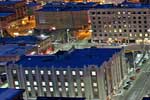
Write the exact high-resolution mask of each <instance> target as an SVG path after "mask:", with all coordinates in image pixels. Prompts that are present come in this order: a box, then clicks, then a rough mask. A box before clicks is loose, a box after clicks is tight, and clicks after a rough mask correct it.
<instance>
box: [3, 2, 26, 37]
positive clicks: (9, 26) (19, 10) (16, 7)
mask: <svg viewBox="0 0 150 100" xmlns="http://www.w3.org/2000/svg"><path fill="white" fill-rule="evenodd" d="M0 15H2V16H0V30H1V32H0V33H1V34H3V35H5V34H9V36H14V30H13V29H14V27H16V26H17V25H16V24H19V25H20V24H21V23H22V21H23V20H24V19H23V18H25V17H26V16H27V5H26V2H25V1H24V0H22V1H0ZM6 36H7V35H6Z"/></svg>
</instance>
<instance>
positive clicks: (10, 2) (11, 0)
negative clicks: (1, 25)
mask: <svg viewBox="0 0 150 100" xmlns="http://www.w3.org/2000/svg"><path fill="white" fill-rule="evenodd" d="M22 1H23V0H9V1H8V0H7V1H0V6H3V5H7V6H8V5H14V4H16V3H19V2H22Z"/></svg>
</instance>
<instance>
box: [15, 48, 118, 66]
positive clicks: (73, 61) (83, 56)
mask: <svg viewBox="0 0 150 100" xmlns="http://www.w3.org/2000/svg"><path fill="white" fill-rule="evenodd" d="M120 51H121V49H120V48H85V49H74V50H72V51H58V52H57V53H56V54H53V55H47V56H41V55H40V56H39V55H37V56H23V57H22V58H21V59H20V60H19V61H18V62H16V64H18V65H22V66H23V67H37V66H39V67H52V66H54V67H57V68H59V67H60V68H67V67H68V66H70V67H73V68H76V67H83V66H84V65H85V66H87V65H97V66H100V65H101V64H103V63H104V62H105V61H108V60H109V59H110V58H111V57H112V56H113V54H115V53H118V52H120Z"/></svg>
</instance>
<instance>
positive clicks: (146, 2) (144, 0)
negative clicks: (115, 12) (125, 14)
mask: <svg viewBox="0 0 150 100" xmlns="http://www.w3.org/2000/svg"><path fill="white" fill-rule="evenodd" d="M139 1H140V2H141V3H144V4H150V1H149V0H139Z"/></svg>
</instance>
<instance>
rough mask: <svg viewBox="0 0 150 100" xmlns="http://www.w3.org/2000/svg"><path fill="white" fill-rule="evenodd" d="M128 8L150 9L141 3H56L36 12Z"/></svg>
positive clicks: (147, 5)
mask: <svg viewBox="0 0 150 100" xmlns="http://www.w3.org/2000/svg"><path fill="white" fill-rule="evenodd" d="M128 8H136V9H138V8H150V4H141V3H131V2H123V3H121V4H118V5H115V4H98V3H94V2H87V3H84V2H81V3H75V2H69V3H64V2H57V3H47V4H46V5H44V6H43V8H42V9H40V10H38V11H43V12H61V11H82V10H90V9H128Z"/></svg>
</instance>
